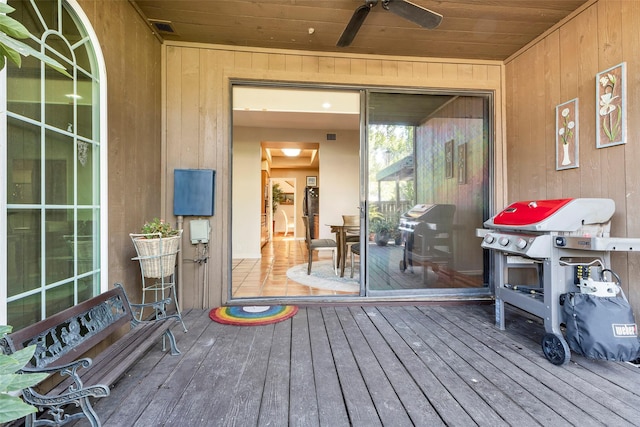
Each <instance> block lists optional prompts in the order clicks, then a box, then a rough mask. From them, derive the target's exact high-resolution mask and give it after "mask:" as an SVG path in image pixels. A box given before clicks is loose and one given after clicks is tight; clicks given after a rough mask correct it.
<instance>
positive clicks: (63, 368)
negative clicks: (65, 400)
mask: <svg viewBox="0 0 640 427" xmlns="http://www.w3.org/2000/svg"><path fill="white" fill-rule="evenodd" d="M92 363H93V362H92V360H91V359H90V358H88V357H84V358H82V359H77V360H74V361H73V362H69V363H65V364H64V365H57V366H48V367H44V368H32V367H27V366H25V367H24V368H22V369H21V371H22V372H24V373H29V374H30V373H45V374H55V373H59V374H60V375H61V376H68V377H70V378H71V379H72V380H73V384H72V385H70V386H69V389H72V390H79V389H81V388H82V387H83V385H82V380H81V379H80V375H78V369H80V368H85V369H86V368H88V367H89V366H91V364H92Z"/></svg>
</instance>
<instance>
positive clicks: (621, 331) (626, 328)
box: [611, 323, 638, 338]
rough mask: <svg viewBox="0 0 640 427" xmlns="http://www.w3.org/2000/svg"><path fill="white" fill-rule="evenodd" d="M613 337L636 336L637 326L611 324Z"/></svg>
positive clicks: (632, 324)
mask: <svg viewBox="0 0 640 427" xmlns="http://www.w3.org/2000/svg"><path fill="white" fill-rule="evenodd" d="M611 326H612V327H613V336H614V337H618V338H628V337H637V336H638V326H636V324H635V323H631V324H627V325H624V324H616V323H614V324H612V325H611Z"/></svg>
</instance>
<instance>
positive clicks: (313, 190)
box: [302, 187, 320, 239]
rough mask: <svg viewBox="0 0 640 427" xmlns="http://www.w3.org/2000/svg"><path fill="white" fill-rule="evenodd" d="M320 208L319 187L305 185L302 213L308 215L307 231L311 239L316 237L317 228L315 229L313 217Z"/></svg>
mask: <svg viewBox="0 0 640 427" xmlns="http://www.w3.org/2000/svg"><path fill="white" fill-rule="evenodd" d="M319 209H320V189H319V188H318V187H305V188H304V200H303V202H302V213H303V214H304V215H305V216H307V217H309V231H310V234H311V238H312V239H317V238H318V233H317V232H318V230H316V229H315V218H316V216H317V215H318V211H319Z"/></svg>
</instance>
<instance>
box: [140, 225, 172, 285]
mask: <svg viewBox="0 0 640 427" xmlns="http://www.w3.org/2000/svg"><path fill="white" fill-rule="evenodd" d="M181 236H182V230H176V229H175V228H173V227H172V226H171V224H169V223H168V222H164V221H163V220H161V219H158V218H154V219H153V220H152V221H148V222H146V223H145V224H144V225H143V226H142V228H141V229H140V234H132V235H131V239H132V240H133V244H134V246H135V248H136V251H137V252H138V260H139V261H140V264H141V267H142V271H144V276H145V277H151V278H162V277H167V276H169V275H171V274H173V270H174V266H175V264H176V255H177V253H178V249H179V247H180V239H181Z"/></svg>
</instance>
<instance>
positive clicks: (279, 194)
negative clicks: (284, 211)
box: [271, 183, 284, 232]
mask: <svg viewBox="0 0 640 427" xmlns="http://www.w3.org/2000/svg"><path fill="white" fill-rule="evenodd" d="M282 200H284V191H282V188H280V184H278V183H275V184H273V187H271V210H272V213H273V215H272V216H271V220H272V224H271V226H272V227H273V228H272V231H273V232H275V230H276V212H277V211H278V205H279V204H280V203H282Z"/></svg>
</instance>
